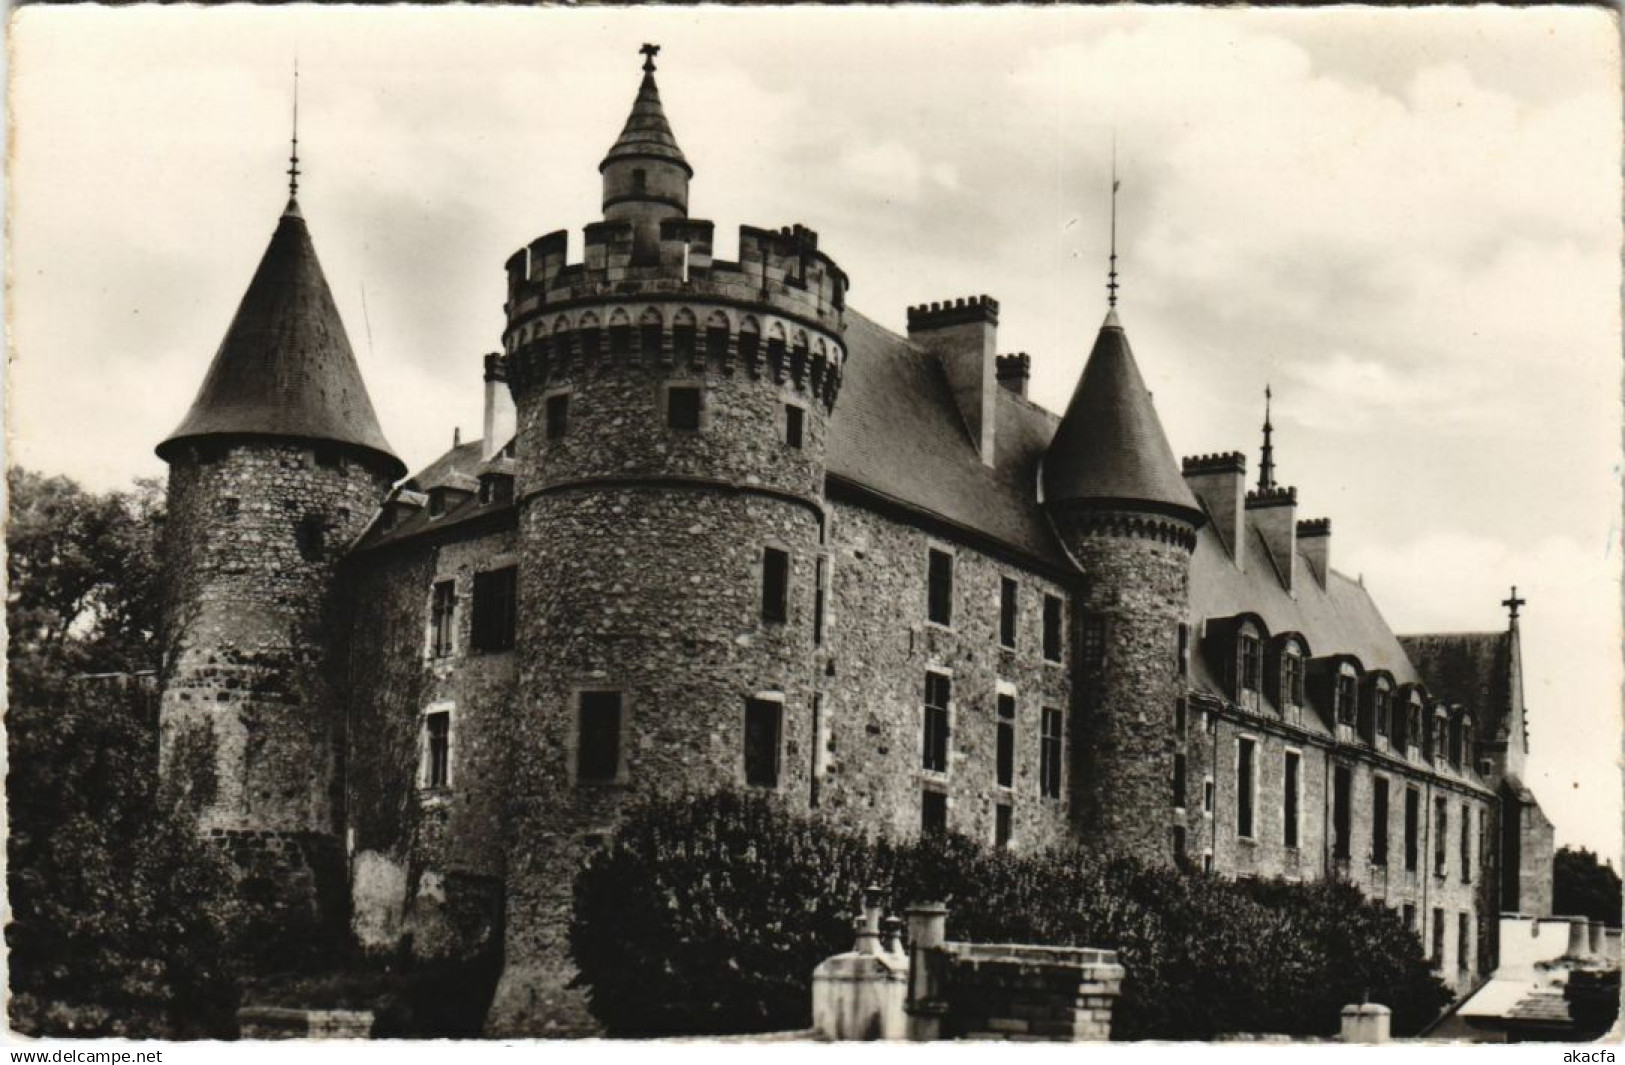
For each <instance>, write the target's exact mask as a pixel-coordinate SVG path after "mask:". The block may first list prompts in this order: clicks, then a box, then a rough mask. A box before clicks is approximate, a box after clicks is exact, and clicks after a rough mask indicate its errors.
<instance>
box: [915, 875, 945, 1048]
mask: <svg viewBox="0 0 1625 1065" xmlns="http://www.w3.org/2000/svg"><path fill="white" fill-rule="evenodd" d="M947 939H948V907H946V906H944V905H943V904H942V903H940V902H925V903H920V904H919V905H916V906H912V907H910V908H909V910H908V942H909V961H910V964H909V972H908V1037H909V1038H910V1039H912V1040H913V1041H914V1042H916V1043H924V1042H929V1041H931V1040H933V1039H940V1038H942V1017H943V1014H944V1013H946V1012H947V1009H948V1007H947V1004H946V1003H945V1002H943V1000H942V991H943V977H944V975H945V970H946V964H945V963H946V960H947V958H946V955H944V953H943V950H942V948H943V944H944V943H946V942H947Z"/></svg>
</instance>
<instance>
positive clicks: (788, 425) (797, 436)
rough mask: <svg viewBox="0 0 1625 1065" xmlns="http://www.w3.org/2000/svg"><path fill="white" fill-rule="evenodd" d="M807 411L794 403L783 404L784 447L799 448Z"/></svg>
mask: <svg viewBox="0 0 1625 1065" xmlns="http://www.w3.org/2000/svg"><path fill="white" fill-rule="evenodd" d="M806 421H807V412H806V411H805V410H803V409H802V408H800V407H798V406H796V405H795V404H794V403H786V404H785V405H784V443H785V446H786V447H793V448H800V447H801V438H802V433H803V430H804V429H805V428H806Z"/></svg>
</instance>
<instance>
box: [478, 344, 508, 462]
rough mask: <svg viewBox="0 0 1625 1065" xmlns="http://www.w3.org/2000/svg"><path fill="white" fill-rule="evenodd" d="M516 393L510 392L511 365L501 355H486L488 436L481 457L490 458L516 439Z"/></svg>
mask: <svg viewBox="0 0 1625 1065" xmlns="http://www.w3.org/2000/svg"><path fill="white" fill-rule="evenodd" d="M515 425H516V422H515V415H514V406H513V395H512V394H511V393H509V391H508V366H507V363H506V362H505V361H504V360H503V358H502V356H501V355H498V354H496V353H494V352H493V353H492V354H490V355H487V356H486V357H485V436H484V439H483V441H482V442H481V444H480V459H481V460H482V461H483V460H487V459H489V458H491V456H493V455H495V454H496V453H497V452H498V451H501V450H502V448H503V446H504V445H506V444H507V442H508V441H509V440H511V439H512V438H513V434H514V430H515Z"/></svg>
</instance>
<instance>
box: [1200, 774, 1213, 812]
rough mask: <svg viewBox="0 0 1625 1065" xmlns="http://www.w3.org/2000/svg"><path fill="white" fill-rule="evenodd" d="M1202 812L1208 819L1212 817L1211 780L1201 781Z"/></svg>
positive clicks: (1208, 778)
mask: <svg viewBox="0 0 1625 1065" xmlns="http://www.w3.org/2000/svg"><path fill="white" fill-rule="evenodd" d="M1202 812H1203V813H1204V814H1206V815H1207V816H1209V817H1212V816H1213V778H1212V777H1206V778H1204V779H1203V780H1202Z"/></svg>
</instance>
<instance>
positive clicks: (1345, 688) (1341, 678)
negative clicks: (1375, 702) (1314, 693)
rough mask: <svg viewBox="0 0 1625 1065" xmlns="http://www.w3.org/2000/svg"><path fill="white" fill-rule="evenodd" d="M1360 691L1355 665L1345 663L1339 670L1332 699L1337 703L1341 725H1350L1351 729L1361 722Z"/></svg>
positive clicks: (1338, 721)
mask: <svg viewBox="0 0 1625 1065" xmlns="http://www.w3.org/2000/svg"><path fill="white" fill-rule="evenodd" d="M1359 691H1360V677H1359V674H1358V673H1357V672H1356V671H1355V668H1354V666H1353V664H1351V663H1349V662H1344V663H1343V664H1342V665H1340V666H1338V668H1337V680H1336V686H1335V687H1334V689H1333V691H1332V698H1333V699H1334V700H1335V701H1336V716H1337V723H1338V724H1339V725H1348V726H1350V727H1351V728H1352V727H1354V726H1355V725H1356V724H1358V721H1359Z"/></svg>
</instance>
